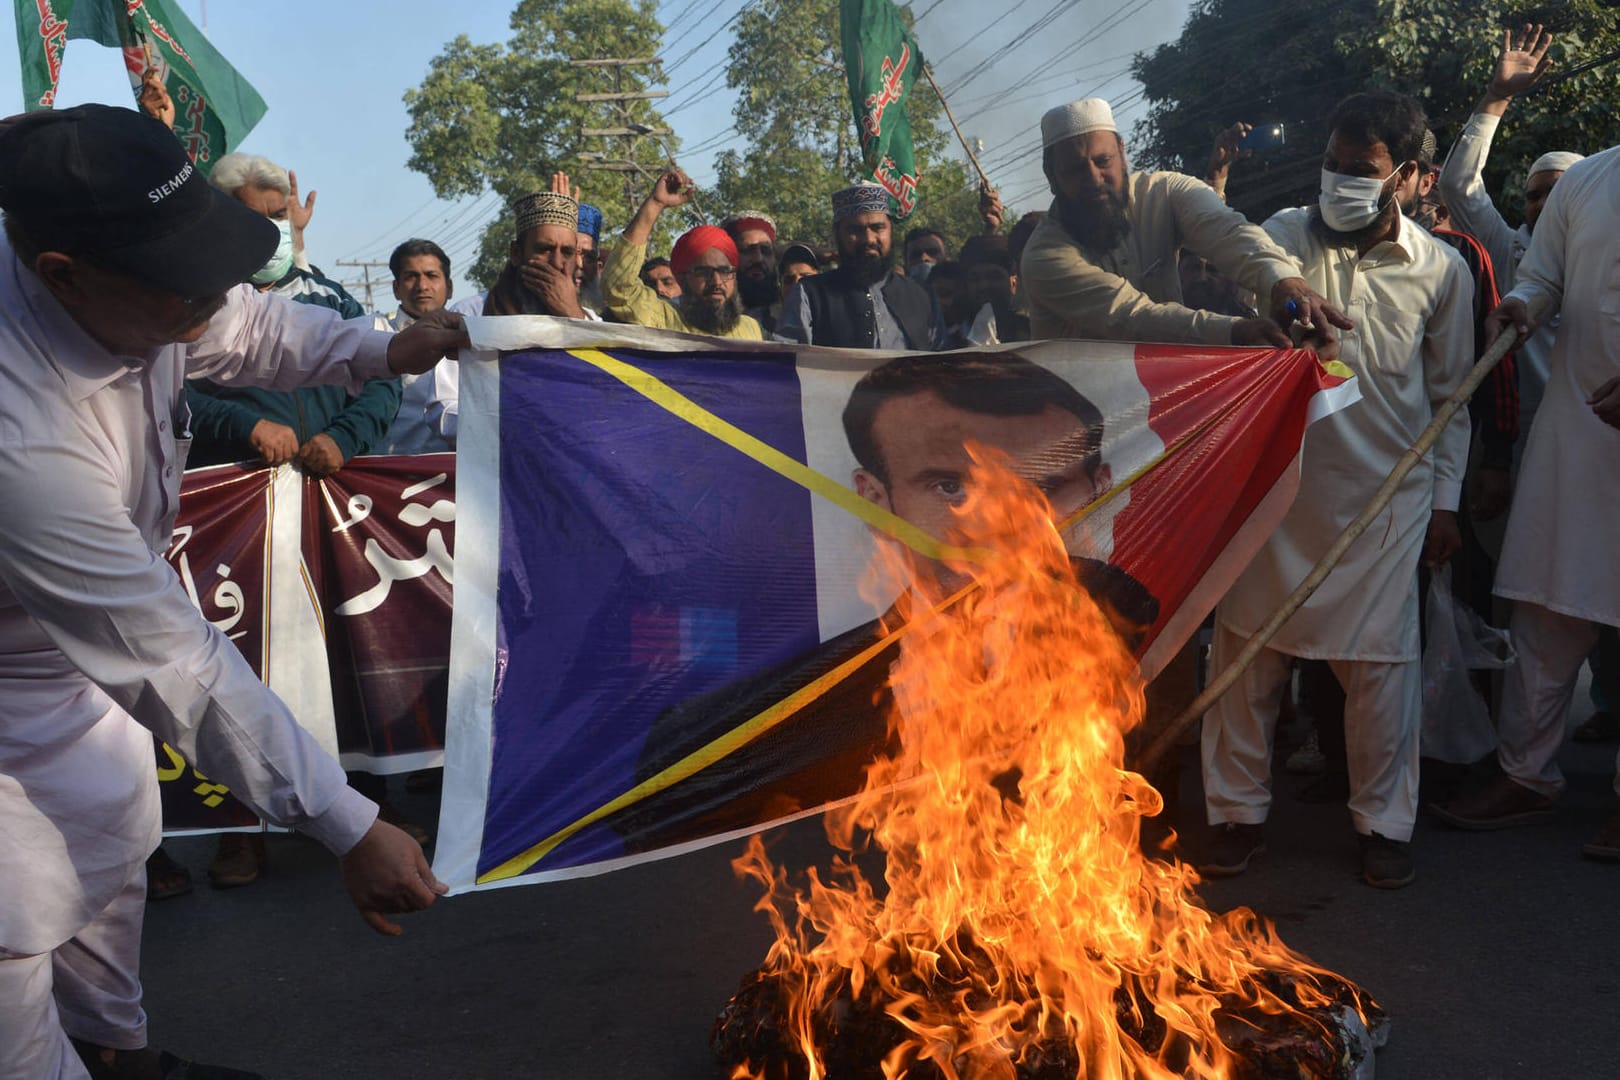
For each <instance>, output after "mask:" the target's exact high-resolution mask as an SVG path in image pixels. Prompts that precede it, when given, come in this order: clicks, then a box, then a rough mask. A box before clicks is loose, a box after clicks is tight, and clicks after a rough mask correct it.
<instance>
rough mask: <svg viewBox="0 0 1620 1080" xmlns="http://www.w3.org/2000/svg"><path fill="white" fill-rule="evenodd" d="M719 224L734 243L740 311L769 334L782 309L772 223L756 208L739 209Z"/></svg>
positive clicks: (774, 223) (774, 229)
mask: <svg viewBox="0 0 1620 1080" xmlns="http://www.w3.org/2000/svg"><path fill="white" fill-rule="evenodd" d="M720 227H721V228H722V229H724V230H726V235H727V236H730V237H731V242H732V243H734V244H736V245H737V258H738V262H737V295H739V296H741V297H742V306H743V311H745V312H747V313H748V314H749V315H751V316H753V318H754V320H755V321H756V322H758V323H759V325H760V327H761V328H762V329H763V330H764V331H765V332H766V333H767V334H769V333H770V332H771V331H773V330H775V329H776V317H777V315H778V314H779V313H780V312H781V310H782V295H781V292H780V291H779V290H778V289H777V284H776V222H775V221H773V220H772V219H771V216H770V215H769V214H767V213H764V212H763V211H760V210H739V211H737V212H736V213H735V214H733V215H731V216H730V217H728V218H726V220H724V221H722V222H721V223H720Z"/></svg>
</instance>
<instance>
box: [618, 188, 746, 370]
mask: <svg viewBox="0 0 1620 1080" xmlns="http://www.w3.org/2000/svg"><path fill="white" fill-rule="evenodd" d="M691 199H692V180H691V178H690V177H689V176H687V175H686V174H685V173H684V172H682V171H681V170H679V169H671V170H670V171H669V172H666V173H665V174H664V175H663V176H661V177H659V178H658V183H656V184H654V185H653V189H652V193H651V194H649V195H648V196H647V198H646V200H645V201H644V202H643V203H642V204H641V209H639V210H637V211H636V216H635V217H634V218H632V219H631V220H630V224H629V225H626V226H625V229H624V235H623V236H622V237H620V239H619V243H617V244H615V245H613V251H612V252H611V253H609V255H608V257H607V261H606V262H605V263H603V264H602V300H603V302H604V303H605V304H607V309H608V311H609V312H611V313H612V314H613V316H614V318H617V319H619V320H621V321H623V322H628V323H638V324H640V325H641V326H651V327H655V328H657V329H659V330H679V331H682V332H683V333H688V334H708V335H710V336H712V337H729V338H743V339H746V340H749V341H759V340H762V339H763V338H764V336H765V335H764V334H763V333H762V332H761V330H760V328H759V323H758V322H757V321H755V320H754V319H753V318H752V317H750V316H748V315H744V314H743V310H742V300H741V298H740V297H739V296H738V295H737V245H736V244H735V243H733V242H732V239H731V237H730V236H729V235H727V233H726V231H725V230H724V229H721V228H718V227H716V226H714V225H699V226H698V227H697V228H695V229H690V230H688V231H687V232H685V233H683V234H682V235H681V238H680V239H679V240H677V241H675V248H674V250H672V251H671V252H670V253H669V268H670V269H671V270H673V271H674V272H675V277H676V278H677V279H678V280H679V281H680V283H681V297H680V299H679V300H677V301H675V302H673V303H671V302H670V301H668V300H665V299H664V298H663V297H661V296H659V295H658V293H657V291H656V290H654V289H652V288H650V287H649V286H648V285H647V284H646V283H644V282H643V281H642V280H641V267H642V264H643V263H645V262H646V261H647V242H648V241H649V240H651V239H652V234H653V228H654V227H655V226H656V225H657V224H658V216H659V215H660V214H662V213H663V212H664V211H665V210H667V209H669V208H671V207H675V206H685V205H686V204H687V203H688V202H690V201H691Z"/></svg>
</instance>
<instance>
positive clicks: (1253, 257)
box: [1018, 172, 1299, 345]
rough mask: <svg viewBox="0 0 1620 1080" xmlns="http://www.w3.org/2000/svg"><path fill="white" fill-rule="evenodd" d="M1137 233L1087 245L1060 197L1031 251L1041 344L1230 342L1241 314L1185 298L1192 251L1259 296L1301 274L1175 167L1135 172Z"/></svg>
mask: <svg viewBox="0 0 1620 1080" xmlns="http://www.w3.org/2000/svg"><path fill="white" fill-rule="evenodd" d="M1126 186H1127V188H1128V190H1129V192H1130V205H1129V207H1128V208H1127V211H1126V214H1127V216H1128V218H1129V220H1130V225H1131V228H1130V232H1129V233H1128V234H1127V235H1126V236H1125V238H1124V239H1123V240H1121V241H1120V243H1119V244H1118V246H1116V247H1115V248H1114V250H1112V251H1110V252H1107V253H1106V254H1103V255H1100V256H1098V255H1093V254H1090V253H1087V252H1085V251H1083V250H1082V249H1081V247H1080V244H1079V242H1078V241H1076V240H1075V239H1074V237H1072V236H1070V235H1069V232H1068V230H1066V229H1065V228H1064V227H1063V225H1062V224H1061V223H1060V222H1059V220H1058V214H1057V202H1056V200H1053V203H1052V207H1051V210H1050V211H1049V212H1048V213H1047V215H1046V216H1045V217H1044V218H1043V219H1042V220H1041V223H1040V224H1039V225H1037V226H1036V227H1035V232H1034V233H1033V234H1031V236H1030V238H1029V244H1028V246H1026V247H1025V248H1024V257H1023V262H1022V267H1021V270H1022V273H1021V274H1020V276H1019V279H1018V281H1019V285H1020V290H1019V291H1020V292H1022V293H1024V294H1025V295H1027V296H1028V297H1029V322H1030V332H1031V334H1032V335H1033V336H1034V338H1035V339H1036V340H1038V341H1039V340H1045V339H1047V338H1090V339H1096V340H1100V341H1162V342H1201V343H1203V344H1206V345H1230V344H1231V343H1232V327H1233V326H1234V325H1236V323H1237V322H1238V319H1237V318H1235V317H1233V316H1231V315H1218V314H1216V313H1214V312H1211V311H1197V310H1194V309H1193V308H1189V307H1187V306H1186V305H1185V304H1183V303H1182V297H1181V271H1180V269H1179V260H1180V258H1181V249H1182V248H1183V247H1186V248H1190V249H1191V250H1193V251H1195V252H1197V253H1198V254H1199V255H1202V256H1203V257H1204V258H1206V259H1209V260H1210V261H1211V262H1213V263H1215V265H1216V266H1218V267H1219V268H1220V270H1221V272H1222V273H1224V274H1226V275H1227V276H1228V277H1230V278H1233V279H1234V280H1236V281H1237V282H1238V283H1239V284H1241V285H1242V286H1243V287H1244V288H1247V289H1250V290H1252V291H1253V292H1255V293H1256V294H1257V295H1258V296H1259V297H1260V298H1261V301H1262V303H1264V302H1265V300H1266V298H1267V297H1269V296H1270V295H1271V290H1272V287H1273V286H1275V285H1276V284H1277V282H1279V281H1282V280H1284V279H1286V278H1291V277H1298V276H1299V268H1298V267H1297V266H1296V265H1295V262H1294V260H1293V259H1291V258H1289V256H1288V255H1287V253H1285V252H1283V251H1281V250H1279V249H1278V248H1277V245H1276V244H1275V243H1273V242H1272V241H1271V239H1270V238H1268V237H1267V236H1266V234H1265V233H1264V232H1263V231H1262V230H1261V229H1260V227H1259V226H1257V225H1254V224H1252V223H1250V222H1249V220H1248V219H1247V218H1245V217H1244V216H1243V215H1242V214H1240V213H1238V212H1237V211H1236V210H1233V209H1232V208H1230V207H1229V206H1227V205H1226V204H1225V203H1224V202H1222V201H1221V198H1220V196H1219V195H1216V194H1215V192H1214V191H1213V190H1212V189H1211V188H1210V186H1209V185H1208V184H1205V183H1204V182H1203V181H1201V180H1195V179H1193V178H1192V177H1190V176H1183V175H1181V174H1180V173H1171V172H1151V173H1148V172H1138V173H1132V174H1131V175H1130V178H1129V180H1128V181H1127V183H1126Z"/></svg>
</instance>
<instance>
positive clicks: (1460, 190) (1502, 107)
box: [1440, 26, 1581, 499]
mask: <svg viewBox="0 0 1620 1080" xmlns="http://www.w3.org/2000/svg"><path fill="white" fill-rule="evenodd" d="M1552 43H1553V37H1552V35H1551V34H1550V33H1547V32H1546V31H1545V30H1543V29H1542V28H1541V27H1540V26H1535V27H1526V28H1525V29H1524V30H1523V31H1521V32H1520V33H1519V34H1518V35H1515V34H1514V33H1513V32H1512V31H1511V30H1504V31H1503V32H1502V50H1501V52H1500V54H1499V55H1498V56H1497V58H1496V68H1495V70H1494V71H1493V72H1492V74H1491V81H1490V85H1489V86H1487V87H1486V89H1485V96H1484V97H1482V98H1480V99H1479V103H1478V104H1477V105H1475V106H1474V114H1473V115H1472V116H1470V117H1469V118H1468V123H1467V124H1465V125H1463V129H1462V134H1460V135H1459V136H1457V143H1456V145H1455V146H1453V147H1452V148H1451V153H1450V154H1449V155H1447V157H1446V162H1445V165H1444V166H1443V167H1442V168H1441V170H1440V194H1441V196H1442V197H1443V198H1444V199H1445V201H1446V208H1447V209H1448V210H1450V211H1451V221H1452V225H1453V227H1454V228H1456V229H1458V230H1460V231H1462V232H1465V233H1467V234H1468V235H1470V236H1472V237H1473V238H1474V239H1476V240H1478V241H1479V243H1480V246H1481V247H1483V248H1484V249H1485V251H1486V254H1488V255H1490V257H1491V264H1492V267H1493V269H1495V271H1496V284H1497V287H1498V288H1500V289H1501V291H1502V293H1503V295H1504V296H1505V295H1506V294H1507V293H1508V292H1509V291H1510V290H1512V289H1513V287H1514V286H1515V285H1516V284H1518V270H1519V263H1520V261H1521V260H1523V259H1524V253H1525V252H1526V251H1528V250H1529V248H1530V237H1531V234H1532V233H1534V232H1535V228H1536V221H1537V219H1539V218H1540V217H1541V211H1542V208H1543V207H1545V206H1546V205H1547V196H1548V195H1550V194H1552V189H1553V185H1554V184H1556V183H1558V181H1559V179H1560V178H1561V177H1562V176H1563V175H1564V170H1566V169H1568V168H1569V167H1570V166H1571V165H1573V164H1575V163H1576V162H1577V161H1580V160H1581V155H1580V154H1576V153H1572V152H1570V151H1567V150H1555V151H1552V152H1550V153H1546V154H1542V155H1541V156H1540V157H1539V158H1537V159H1536V160H1535V162H1534V163H1533V164H1531V166H1530V171H1529V172H1527V173H1526V174H1525V177H1524V224H1522V225H1520V226H1519V227H1518V228H1517V229H1515V228H1514V227H1513V226H1511V225H1509V224H1508V223H1507V219H1506V218H1504V217H1503V216H1502V212H1501V211H1500V210H1498V209H1497V208H1496V206H1495V204H1494V203H1492V202H1491V196H1490V193H1489V192H1487V191H1486V190H1485V175H1484V174H1485V161H1486V159H1487V158H1489V157H1490V153H1491V141H1492V140H1493V139H1494V138H1495V137H1496V129H1497V127H1498V126H1499V125H1500V124H1501V123H1502V117H1503V116H1504V115H1505V114H1506V113H1507V107H1508V105H1510V104H1511V103H1512V101H1513V99H1514V97H1515V96H1517V95H1519V94H1522V93H1524V92H1525V91H1527V90H1529V89H1530V88H1531V87H1533V86H1535V85H1536V83H1538V82H1540V81H1541V77H1542V75H1544V74H1545V73H1546V71H1547V67H1548V60H1547V50H1548V49H1549V48H1550V47H1551V46H1552ZM1557 333H1558V323H1557V320H1553V321H1552V322H1551V323H1549V324H1547V325H1545V326H1544V328H1542V329H1540V330H1538V331H1537V332H1536V333H1534V334H1532V335H1530V337H1529V338H1527V339H1526V340H1524V341H1521V342H1519V344H1518V345H1517V346H1516V347H1515V348H1514V350H1513V358H1514V361H1515V362H1516V363H1517V365H1518V369H1519V430H1520V431H1521V432H1528V431H1529V430H1530V424H1531V422H1532V421H1533V420H1534V419H1535V414H1536V409H1537V408H1538V407H1539V406H1540V404H1541V397H1542V394H1544V393H1545V392H1546V386H1547V371H1548V364H1549V363H1550V362H1551V360H1552V348H1553V338H1554V337H1555V336H1556V335H1557ZM1520 450H1521V452H1522V450H1523V443H1522V442H1521V444H1520ZM1505 497H1506V493H1505V492H1504V493H1503V494H1502V498H1504V499H1505Z"/></svg>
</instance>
